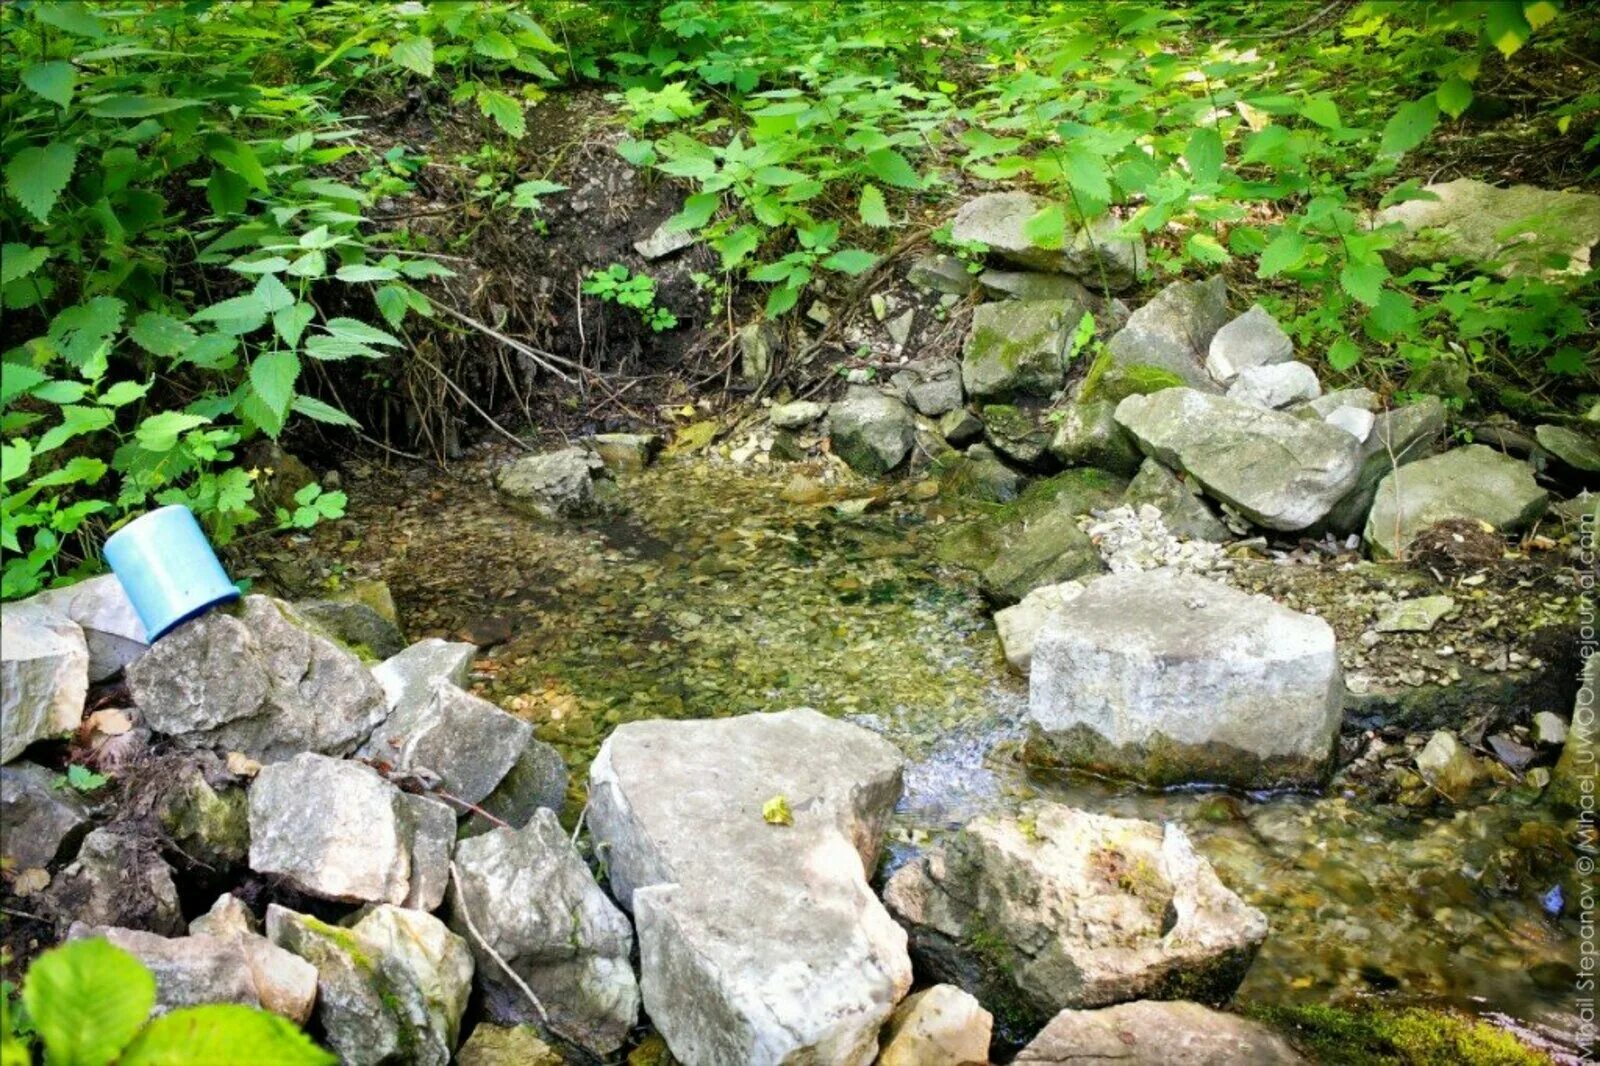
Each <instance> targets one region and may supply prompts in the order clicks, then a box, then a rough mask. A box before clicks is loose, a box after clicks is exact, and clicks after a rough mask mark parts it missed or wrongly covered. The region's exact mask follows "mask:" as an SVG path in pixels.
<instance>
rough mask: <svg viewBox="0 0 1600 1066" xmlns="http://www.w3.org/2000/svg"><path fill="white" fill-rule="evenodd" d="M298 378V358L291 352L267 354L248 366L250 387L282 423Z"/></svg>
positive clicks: (292, 397)
mask: <svg viewBox="0 0 1600 1066" xmlns="http://www.w3.org/2000/svg"><path fill="white" fill-rule="evenodd" d="M299 378H300V357H299V356H297V355H295V354H294V353H293V352H286V351H278V352H268V353H266V354H265V355H261V356H257V357H256V359H255V360H254V361H253V362H252V363H251V364H250V385H251V387H252V388H254V389H255V390H256V395H257V396H259V397H261V402H262V403H264V404H266V405H267V407H268V409H270V410H271V411H272V412H273V414H275V415H277V416H278V421H280V422H282V421H283V419H284V417H285V416H286V415H287V414H288V413H289V401H290V400H292V399H294V383H295V382H296V381H298V380H299Z"/></svg>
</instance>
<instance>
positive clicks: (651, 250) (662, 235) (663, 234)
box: [633, 219, 695, 259]
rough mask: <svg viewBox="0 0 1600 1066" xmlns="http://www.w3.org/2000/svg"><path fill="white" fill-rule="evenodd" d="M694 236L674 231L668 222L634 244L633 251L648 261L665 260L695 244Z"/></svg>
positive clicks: (685, 231)
mask: <svg viewBox="0 0 1600 1066" xmlns="http://www.w3.org/2000/svg"><path fill="white" fill-rule="evenodd" d="M668 221H670V219H669V220H668ZM694 240H695V238H694V234H692V233H690V232H689V231H688V230H684V229H673V228H671V227H669V226H668V225H667V223H666V222H663V223H661V225H659V226H657V227H656V228H655V229H654V230H652V231H651V232H650V235H649V236H648V237H642V238H640V239H639V240H636V241H634V242H633V250H634V251H636V252H638V253H639V254H640V255H642V256H644V257H645V258H646V259H663V258H665V257H667V256H669V255H671V254H672V253H673V252H681V251H683V250H684V249H685V248H687V247H689V245H691V244H693V243H694Z"/></svg>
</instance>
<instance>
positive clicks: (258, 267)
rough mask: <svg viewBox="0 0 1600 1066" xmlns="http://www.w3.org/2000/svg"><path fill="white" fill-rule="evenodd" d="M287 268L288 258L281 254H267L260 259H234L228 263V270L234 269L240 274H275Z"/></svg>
mask: <svg viewBox="0 0 1600 1066" xmlns="http://www.w3.org/2000/svg"><path fill="white" fill-rule="evenodd" d="M288 268H289V260H287V259H285V258H284V257H283V256H281V255H269V256H266V257H265V258H262V259H235V260H234V261H233V262H231V263H229V264H228V269H229V270H236V271H238V272H239V273H241V274H276V273H278V272H279V271H280V270H287V269H288Z"/></svg>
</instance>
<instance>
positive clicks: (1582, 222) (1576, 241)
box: [1375, 178, 1600, 281]
mask: <svg viewBox="0 0 1600 1066" xmlns="http://www.w3.org/2000/svg"><path fill="white" fill-rule="evenodd" d="M1422 191H1423V192H1424V193H1428V194H1431V195H1432V196H1434V197H1436V199H1433V200H1408V201H1406V202H1405V203H1399V204H1395V205H1394V206H1392V207H1388V208H1385V209H1384V210H1382V211H1380V212H1379V213H1378V216H1377V218H1376V220H1375V221H1376V224H1377V225H1380V226H1382V225H1387V224H1389V223H1395V222H1397V223H1399V224H1400V225H1401V226H1402V227H1404V234H1405V235H1404V237H1403V238H1402V239H1401V240H1400V242H1399V243H1398V244H1397V245H1396V246H1395V248H1394V249H1393V253H1392V254H1393V255H1394V257H1395V258H1396V259H1398V260H1400V261H1401V262H1405V263H1431V262H1434V261H1436V260H1439V259H1444V258H1459V259H1467V260H1471V261H1473V262H1476V263H1479V264H1481V265H1483V266H1486V267H1491V268H1492V269H1493V270H1494V271H1495V272H1496V273H1498V274H1500V275H1501V276H1502V277H1511V276H1512V275H1516V274H1534V275H1539V276H1542V277H1546V278H1552V279H1560V280H1569V281H1570V280H1575V279H1577V278H1581V277H1582V276H1583V275H1584V274H1585V273H1587V272H1588V270H1589V268H1590V267H1591V266H1594V265H1596V264H1595V263H1594V261H1593V259H1592V258H1591V257H1592V256H1593V255H1594V249H1595V247H1596V246H1600V196H1595V195H1592V194H1589V193H1577V192H1556V191H1554V190H1550V189H1539V188H1535V187H1534V186H1532V185H1514V186H1512V187H1511V188H1509V189H1499V188H1496V187H1494V186H1493V185H1489V184H1487V183H1486V182H1482V181H1477V180H1475V179H1472V178H1458V179H1457V180H1455V181H1450V182H1445V183H1443V184H1438V185H1425V186H1423V189H1422Z"/></svg>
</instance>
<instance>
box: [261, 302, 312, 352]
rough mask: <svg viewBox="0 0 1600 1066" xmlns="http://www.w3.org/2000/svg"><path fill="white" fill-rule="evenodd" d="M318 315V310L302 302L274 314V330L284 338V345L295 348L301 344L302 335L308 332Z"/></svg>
mask: <svg viewBox="0 0 1600 1066" xmlns="http://www.w3.org/2000/svg"><path fill="white" fill-rule="evenodd" d="M316 313H317V311H316V308H314V307H312V306H311V305H310V304H309V303H306V302H305V301H301V302H300V303H297V304H295V305H294V306H293V307H285V308H283V309H282V310H281V311H276V312H274V313H273V315H272V328H273V330H274V331H275V332H276V333H277V334H278V336H280V337H282V338H283V343H285V344H287V345H288V346H289V347H291V348H293V347H294V346H295V345H297V344H299V343H300V335H301V334H303V333H304V332H305V331H306V327H307V326H309V325H310V324H311V320H312V318H314V317H315V316H316Z"/></svg>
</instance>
